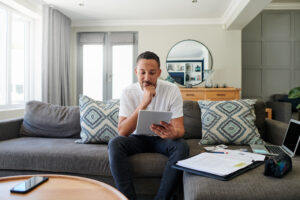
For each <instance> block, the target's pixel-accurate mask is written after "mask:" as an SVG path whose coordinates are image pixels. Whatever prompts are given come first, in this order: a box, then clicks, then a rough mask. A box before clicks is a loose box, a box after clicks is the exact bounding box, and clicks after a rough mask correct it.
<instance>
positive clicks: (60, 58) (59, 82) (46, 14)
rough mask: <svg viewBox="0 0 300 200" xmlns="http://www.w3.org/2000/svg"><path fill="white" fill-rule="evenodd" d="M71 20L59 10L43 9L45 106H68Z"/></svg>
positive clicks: (43, 90) (69, 100)
mask: <svg viewBox="0 0 300 200" xmlns="http://www.w3.org/2000/svg"><path fill="white" fill-rule="evenodd" d="M70 38H71V20H70V18H68V17H67V16H65V15H64V14H62V13H61V12H59V11H58V10H56V9H54V8H52V7H49V6H47V5H45V6H44V7H43V58H42V70H43V72H42V74H43V80H42V98H43V101H44V102H48V103H52V104H57V105H66V106H68V105H71V87H70V86H71V84H70V83H71V80H70V76H71V74H70Z"/></svg>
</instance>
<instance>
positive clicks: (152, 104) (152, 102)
mask: <svg viewBox="0 0 300 200" xmlns="http://www.w3.org/2000/svg"><path fill="white" fill-rule="evenodd" d="M135 73H136V76H137V78H138V83H135V84H132V85H130V86H129V87H127V88H126V89H125V90H123V92H122V95H121V99H120V112H119V124H118V130H119V134H120V136H118V137H116V138H114V139H112V140H111V141H110V142H109V145H108V148H109V162H110V169H111V172H112V175H113V178H114V180H115V184H116V187H117V188H118V189H119V190H120V191H121V192H122V193H123V194H124V195H125V196H126V197H127V198H129V199H130V200H132V199H136V194H135V190H134V186H133V181H132V175H131V173H130V171H131V170H130V165H129V160H128V157H129V156H131V155H133V154H137V153H144V152H157V153H161V154H163V155H165V156H167V157H168V162H167V164H166V166H165V169H164V173H163V176H162V179H161V183H160V187H159V190H158V193H157V194H156V197H155V199H169V198H170V196H171V193H172V189H173V187H174V185H175V183H176V180H177V178H178V176H179V172H178V171H177V170H175V169H173V168H171V166H172V165H173V164H175V163H176V162H177V161H178V160H181V159H184V158H186V157H187V156H188V153H189V148H188V145H187V144H186V142H185V141H184V140H183V139H181V138H182V137H183V135H184V126H183V111H182V110H183V108H182V104H183V103H182V98H181V94H180V91H179V88H178V87H177V86H176V85H174V84H172V83H169V82H166V81H160V80H157V79H158V77H159V76H160V74H161V69H160V61H159V57H158V56H157V55H156V54H154V53H152V52H149V51H146V52H144V53H142V54H140V55H139V56H138V58H137V66H136V68H135ZM140 110H154V111H171V112H172V119H171V121H170V123H166V122H160V125H161V126H160V125H154V124H153V125H151V127H150V128H151V130H152V131H153V132H154V133H155V134H156V136H149V135H137V134H135V129H136V126H137V119H138V114H139V111H140Z"/></svg>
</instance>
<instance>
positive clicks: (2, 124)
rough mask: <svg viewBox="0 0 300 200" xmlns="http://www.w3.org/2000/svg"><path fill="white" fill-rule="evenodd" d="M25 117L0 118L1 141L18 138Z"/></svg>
mask: <svg viewBox="0 0 300 200" xmlns="http://www.w3.org/2000/svg"><path fill="white" fill-rule="evenodd" d="M22 122H23V118H17V119H10V120H0V141H3V140H9V139H13V138H17V137H18V135H19V132H20V127H21V125H22Z"/></svg>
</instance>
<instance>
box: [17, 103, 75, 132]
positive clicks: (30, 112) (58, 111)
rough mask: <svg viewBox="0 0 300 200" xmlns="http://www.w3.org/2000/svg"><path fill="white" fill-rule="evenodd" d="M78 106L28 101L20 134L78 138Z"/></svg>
mask: <svg viewBox="0 0 300 200" xmlns="http://www.w3.org/2000/svg"><path fill="white" fill-rule="evenodd" d="M80 130H81V128H80V116H79V108H78V107H75V106H74V107H73V106H59V105H53V104H49V103H43V102H40V101H29V102H27V103H26V106H25V115H24V120H23V124H22V126H21V130H20V134H21V135H26V136H30V137H53V138H79V133H80Z"/></svg>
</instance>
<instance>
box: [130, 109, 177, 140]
mask: <svg viewBox="0 0 300 200" xmlns="http://www.w3.org/2000/svg"><path fill="white" fill-rule="evenodd" d="M171 117H172V112H162V111H149V110H140V111H139V116H138V120H137V127H136V131H135V134H137V135H153V136H154V135H156V134H155V133H154V132H152V131H151V129H150V126H151V125H152V124H160V121H164V122H167V123H170V120H171Z"/></svg>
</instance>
